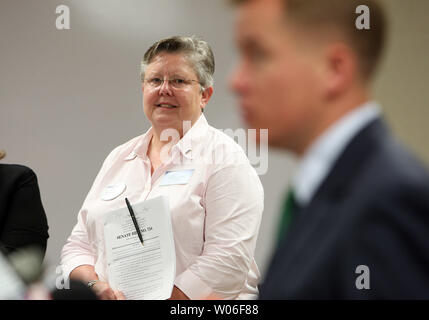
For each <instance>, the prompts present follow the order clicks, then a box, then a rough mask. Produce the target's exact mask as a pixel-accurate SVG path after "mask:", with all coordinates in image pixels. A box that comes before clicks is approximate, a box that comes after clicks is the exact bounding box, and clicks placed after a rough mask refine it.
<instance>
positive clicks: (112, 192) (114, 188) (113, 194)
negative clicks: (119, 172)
mask: <svg viewBox="0 0 429 320" xmlns="http://www.w3.org/2000/svg"><path fill="white" fill-rule="evenodd" d="M126 188H127V186H126V185H125V183H123V182H120V183H116V184H110V185H108V186H107V187H106V188H104V190H103V192H102V193H101V199H102V200H104V201H110V200H113V199H115V198H117V197H118V196H120V195H121V194H122V193H123V192H124V191H125V189H126Z"/></svg>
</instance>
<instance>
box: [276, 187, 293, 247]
mask: <svg viewBox="0 0 429 320" xmlns="http://www.w3.org/2000/svg"><path fill="white" fill-rule="evenodd" d="M295 210H296V201H295V195H294V192H293V190H289V192H288V194H287V197H286V200H285V202H284V204H283V212H282V216H281V219H280V228H279V234H278V237H277V239H278V242H280V241H281V239H283V237H284V236H285V235H286V233H287V231H288V229H289V226H290V223H291V221H292V219H293V214H294V211H295Z"/></svg>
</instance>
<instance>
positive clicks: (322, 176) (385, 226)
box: [231, 0, 429, 299]
mask: <svg viewBox="0 0 429 320" xmlns="http://www.w3.org/2000/svg"><path fill="white" fill-rule="evenodd" d="M233 2H235V3H236V5H237V19H236V28H235V34H236V41H237V44H238V48H239V52H240V62H239V65H238V66H237V69H236V70H235V73H234V75H233V78H232V81H231V84H232V87H233V90H234V91H235V92H236V93H237V95H238V97H239V101H240V111H241V113H242V117H243V119H244V120H245V122H246V123H247V125H248V126H249V127H251V128H260V129H263V128H268V129H269V144H270V145H271V146H273V147H277V148H282V149H285V150H289V151H291V152H293V153H295V154H296V155H297V156H298V157H299V163H298V169H297V171H296V172H295V173H294V177H293V180H292V181H293V182H292V185H291V188H290V192H289V194H288V195H287V197H286V199H287V200H286V202H285V205H284V211H283V212H282V217H281V228H280V233H279V242H278V247H277V249H276V252H275V254H274V257H273V258H272V261H271V265H270V267H269V270H268V272H267V274H266V277H265V281H264V283H263V284H262V286H261V289H260V298H261V299H385V298H392V299H403V298H405V299H410V298H411V299H412V298H426V299H427V298H429V237H428V236H427V235H428V234H429V175H428V173H427V171H426V169H425V168H423V166H422V165H421V164H420V163H419V162H418V161H417V160H416V159H415V158H414V157H413V156H412V155H410V154H409V153H408V152H407V151H406V150H405V149H404V148H403V147H402V146H401V145H400V144H398V142H397V141H396V140H395V139H394V138H393V137H392V135H391V133H390V132H389V130H388V128H387V127H386V125H385V123H384V121H383V119H382V118H381V116H380V107H379V106H378V105H377V103H375V102H374V101H372V99H371V90H370V83H371V80H372V78H373V76H374V72H375V69H376V67H377V65H378V62H379V58H380V56H381V53H382V49H383V44H384V40H385V31H386V30H385V29H386V23H385V18H384V14H383V10H382V8H381V7H380V6H379V5H378V3H377V2H376V1H368V0H365V1H363V0H362V1H352V0H325V1H320V0H244V1H233ZM359 5H365V6H366V8H368V9H369V13H370V29H369V30H366V29H363V30H360V29H358V28H357V27H356V20H357V19H358V18H359V14H356V8H357V7H358V6H359ZM404 107H406V106H404Z"/></svg>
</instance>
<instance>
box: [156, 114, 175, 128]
mask: <svg viewBox="0 0 429 320" xmlns="http://www.w3.org/2000/svg"><path fill="white" fill-rule="evenodd" d="M179 122H180V121H179V119H178V117H177V115H172V114H165V113H164V114H161V113H159V114H157V115H153V116H152V125H154V126H157V127H162V128H173V129H177V126H178V125H179Z"/></svg>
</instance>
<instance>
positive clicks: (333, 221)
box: [260, 119, 429, 299]
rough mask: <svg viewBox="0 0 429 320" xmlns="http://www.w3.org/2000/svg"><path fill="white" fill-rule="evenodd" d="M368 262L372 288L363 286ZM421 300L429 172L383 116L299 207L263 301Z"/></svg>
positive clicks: (427, 287)
mask: <svg viewBox="0 0 429 320" xmlns="http://www.w3.org/2000/svg"><path fill="white" fill-rule="evenodd" d="M360 265H364V266H367V267H368V268H369V284H370V286H369V289H361V290H359V289H357V286H356V280H357V278H358V277H360V276H361V275H362V271H359V273H356V268H357V267H358V266H360ZM360 280H362V279H360ZM358 282H360V281H358ZM360 283H361V282H360ZM420 298H424V299H429V175H428V172H427V171H426V169H425V168H424V167H423V166H422V165H421V164H420V163H419V162H418V161H417V160H415V159H414V158H413V157H412V156H411V155H410V154H409V153H408V152H407V151H406V150H405V149H404V148H403V147H401V146H400V145H399V144H398V143H397V142H396V141H395V139H393V138H392V136H391V135H390V134H389V132H388V129H387V128H386V126H385V125H384V123H383V121H382V120H380V119H377V120H375V121H373V122H371V123H370V124H369V125H367V126H366V127H365V128H364V129H362V130H361V131H360V132H359V133H358V134H357V135H356V136H355V137H354V138H353V140H352V141H351V142H350V143H349V145H348V146H347V147H346V149H345V150H344V151H343V153H342V154H341V155H340V157H339V158H338V160H337V161H336V163H335V164H334V166H333V169H332V170H331V172H330V173H329V174H328V176H327V177H326V179H325V180H324V181H323V182H322V184H321V186H320V187H319V188H318V190H317V192H316V193H315V195H314V197H313V199H312V200H311V201H310V203H309V204H308V206H306V207H304V208H300V209H298V210H297V214H296V218H295V219H294V220H293V222H292V224H291V226H290V229H289V231H288V233H287V234H286V236H285V237H284V239H283V240H282V241H281V243H280V244H279V246H278V248H277V250H276V252H275V254H274V257H273V259H272V261H271V265H270V267H269V270H268V272H267V274H266V278H265V281H264V283H263V285H262V286H261V287H260V299H420Z"/></svg>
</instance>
